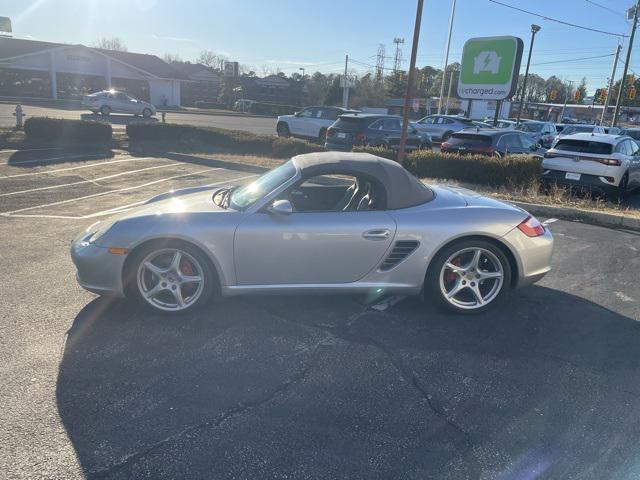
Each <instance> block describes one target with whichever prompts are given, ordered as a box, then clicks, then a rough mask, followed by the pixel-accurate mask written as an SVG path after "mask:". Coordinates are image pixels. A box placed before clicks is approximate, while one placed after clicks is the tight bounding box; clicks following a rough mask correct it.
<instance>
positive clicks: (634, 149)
mask: <svg viewBox="0 0 640 480" xmlns="http://www.w3.org/2000/svg"><path fill="white" fill-rule="evenodd" d="M628 142H629V146H630V147H631V155H638V152H639V151H640V147H638V144H637V143H636V142H633V141H629V140H628Z"/></svg>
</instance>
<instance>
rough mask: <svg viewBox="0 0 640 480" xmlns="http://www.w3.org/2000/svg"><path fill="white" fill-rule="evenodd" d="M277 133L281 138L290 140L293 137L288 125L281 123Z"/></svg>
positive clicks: (277, 127)
mask: <svg viewBox="0 0 640 480" xmlns="http://www.w3.org/2000/svg"><path fill="white" fill-rule="evenodd" d="M276 132H278V136H279V137H284V138H288V137H290V136H291V132H290V131H289V126H288V125H287V124H286V123H282V122H281V123H279V124H278V125H277V126H276Z"/></svg>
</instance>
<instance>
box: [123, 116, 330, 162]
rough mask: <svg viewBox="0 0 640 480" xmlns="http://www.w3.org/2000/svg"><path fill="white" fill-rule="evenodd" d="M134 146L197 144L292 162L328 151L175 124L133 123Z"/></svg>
mask: <svg viewBox="0 0 640 480" xmlns="http://www.w3.org/2000/svg"><path fill="white" fill-rule="evenodd" d="M127 135H128V136H129V139H130V140H131V142H137V141H146V142H155V143H157V144H158V145H162V144H166V143H167V142H169V143H174V144H175V143H194V142H196V143H197V144H201V145H207V146H210V147H214V148H219V149H222V150H227V151H231V152H235V153H246V154H253V155H266V156H272V157H276V158H290V157H292V156H294V155H299V154H301V153H309V152H322V151H324V147H322V146H320V145H317V144H313V143H308V142H306V141H304V140H298V139H294V138H280V137H276V136H275V135H256V134H254V133H249V132H242V131H239V130H225V129H222V128H213V127H210V128H205V127H194V126H190V125H176V124H173V123H132V124H130V125H127Z"/></svg>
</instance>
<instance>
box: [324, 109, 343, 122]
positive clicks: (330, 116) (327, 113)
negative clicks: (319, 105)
mask: <svg viewBox="0 0 640 480" xmlns="http://www.w3.org/2000/svg"><path fill="white" fill-rule="evenodd" d="M340 113H342V112H341V111H340V110H337V109H335V108H323V109H322V114H321V116H320V118H322V119H323V120H337V119H338V115H340Z"/></svg>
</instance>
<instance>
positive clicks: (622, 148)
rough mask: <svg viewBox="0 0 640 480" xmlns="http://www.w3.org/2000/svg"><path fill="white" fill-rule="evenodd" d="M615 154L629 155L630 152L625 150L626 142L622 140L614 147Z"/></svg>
mask: <svg viewBox="0 0 640 480" xmlns="http://www.w3.org/2000/svg"><path fill="white" fill-rule="evenodd" d="M616 152H618V153H622V154H623V155H629V152H630V150H628V149H627V141H626V140H623V141H622V142H620V143H619V144H618V146H617V147H616Z"/></svg>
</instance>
